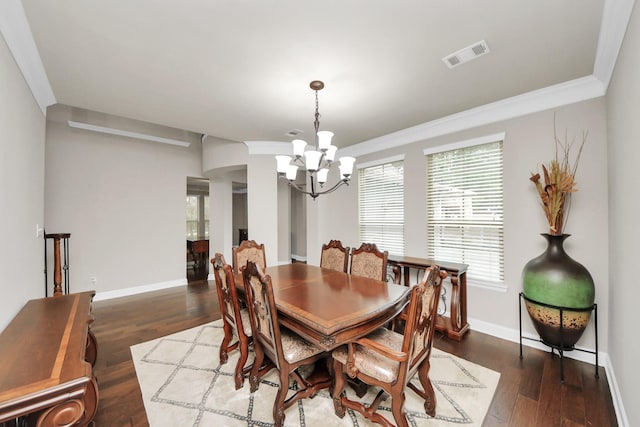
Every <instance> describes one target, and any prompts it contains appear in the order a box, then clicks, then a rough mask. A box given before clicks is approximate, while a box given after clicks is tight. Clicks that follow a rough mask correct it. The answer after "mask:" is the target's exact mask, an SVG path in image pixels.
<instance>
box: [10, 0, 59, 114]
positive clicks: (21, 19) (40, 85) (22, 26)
mask: <svg viewBox="0 0 640 427" xmlns="http://www.w3.org/2000/svg"><path fill="white" fill-rule="evenodd" d="M0 32H1V33H2V36H3V37H4V40H5V42H6V43H7V46H8V47H9V50H10V51H11V54H12V55H13V59H14V60H15V61H16V64H17V65H18V68H20V71H21V72H22V75H23V76H24V79H25V81H26V82H27V85H28V86H29V89H31V93H32V94H33V97H34V98H35V100H36V102H37V103H38V106H39V107H40V110H41V111H42V114H43V115H45V116H46V115H47V107H48V106H50V105H53V104H55V103H56V97H55V96H54V94H53V90H52V89H51V85H50V84H49V79H48V78H47V73H46V72H45V69H44V65H42V59H41V58H40V54H39V53H38V48H37V47H36V42H35V41H34V40H33V34H32V33H31V27H29V23H28V22H27V16H26V14H25V13H24V8H23V7H22V2H21V1H20V0H2V1H0Z"/></svg>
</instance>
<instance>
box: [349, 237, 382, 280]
mask: <svg viewBox="0 0 640 427" xmlns="http://www.w3.org/2000/svg"><path fill="white" fill-rule="evenodd" d="M388 257H389V252H387V251H384V252H382V251H380V250H378V247H377V246H376V244H375V243H363V244H362V245H360V247H359V248H358V249H354V250H353V251H352V252H351V267H350V268H349V272H350V273H351V274H355V275H358V276H363V277H369V278H371V279H377V280H386V279H387V258H388Z"/></svg>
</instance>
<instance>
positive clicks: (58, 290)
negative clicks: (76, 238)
mask: <svg viewBox="0 0 640 427" xmlns="http://www.w3.org/2000/svg"><path fill="white" fill-rule="evenodd" d="M58 295H62V268H61V266H60V238H58V237H56V238H55V239H53V296H54V297H55V296H58Z"/></svg>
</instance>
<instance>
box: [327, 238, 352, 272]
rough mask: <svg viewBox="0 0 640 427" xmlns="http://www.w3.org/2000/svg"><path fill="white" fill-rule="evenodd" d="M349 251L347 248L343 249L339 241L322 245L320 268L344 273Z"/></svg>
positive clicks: (347, 264)
mask: <svg viewBox="0 0 640 427" xmlns="http://www.w3.org/2000/svg"><path fill="white" fill-rule="evenodd" d="M349 249H350V248H349V247H348V246H347V247H346V248H345V247H343V246H342V242H341V241H340V240H331V241H330V242H329V243H328V244H323V245H322V252H321V253H320V267H322V268H328V269H331V270H336V271H342V272H344V273H346V272H347V267H348V266H349Z"/></svg>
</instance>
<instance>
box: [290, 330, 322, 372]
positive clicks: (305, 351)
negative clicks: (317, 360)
mask: <svg viewBox="0 0 640 427" xmlns="http://www.w3.org/2000/svg"><path fill="white" fill-rule="evenodd" d="M280 338H281V339H282V354H283V355H284V358H285V359H286V360H287V362H289V363H296V362H299V361H301V360H303V359H308V358H310V357H312V356H315V355H316V354H320V353H322V352H323V350H322V349H321V348H319V347H317V346H315V345H313V344H311V343H310V342H309V341H307V340H305V339H303V338H302V337H301V336H300V335H298V334H296V333H295V332H291V331H290V330H288V329H287V328H284V327H280Z"/></svg>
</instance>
